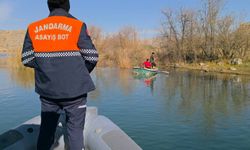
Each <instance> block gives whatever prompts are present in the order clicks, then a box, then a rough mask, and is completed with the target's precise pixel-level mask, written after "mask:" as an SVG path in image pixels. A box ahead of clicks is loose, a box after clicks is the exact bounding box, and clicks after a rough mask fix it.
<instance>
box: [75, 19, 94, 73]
mask: <svg viewBox="0 0 250 150" xmlns="http://www.w3.org/2000/svg"><path fill="white" fill-rule="evenodd" d="M77 44H78V47H79V48H80V52H81V55H82V57H83V59H84V60H85V65H86V67H87V69H88V71H89V73H90V72H91V71H92V70H93V69H94V68H95V66H96V64H97V62H98V52H97V50H96V48H95V46H94V44H93V43H92V40H91V38H90V36H89V35H88V31H87V26H86V24H85V23H83V25H82V29H81V33H80V36H79V40H78V43H77Z"/></svg>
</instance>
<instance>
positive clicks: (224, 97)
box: [0, 68, 250, 150]
mask: <svg viewBox="0 0 250 150" xmlns="http://www.w3.org/2000/svg"><path fill="white" fill-rule="evenodd" d="M92 77H93V80H94V82H95V84H96V87H97V89H96V91H94V92H92V93H90V95H89V100H88V105H89V106H96V107H98V110H99V114H102V115H105V116H107V117H109V118H110V119H111V120H112V121H113V122H115V123H116V124H117V125H118V126H119V127H120V128H122V129H123V130H124V131H125V132H126V133H127V134H128V135H129V136H130V137H131V138H133V140H135V142H136V143H138V144H139V145H140V146H141V147H142V148H143V149H144V150H173V149H175V150H189V149H190V150H211V149H213V150H224V149H226V150H235V149H240V150H249V149H250V79H249V77H247V76H235V75H221V74H208V73H202V72H190V71H174V70H172V71H171V72H170V74H169V75H168V76H167V75H164V74H158V75H157V76H155V77H152V78H145V79H143V78H138V77H135V76H133V74H132V73H131V70H120V69H115V68H98V69H96V70H95V72H93V73H92ZM33 82H34V80H33V74H32V73H31V72H28V73H27V71H25V72H24V71H23V70H18V69H17V70H12V71H9V70H7V69H0V114H1V118H0V132H4V131H6V130H8V129H9V128H11V127H15V126H17V125H19V124H20V123H22V122H24V121H26V120H28V119H30V118H32V117H34V116H36V115H38V114H39V112H40V102H39V100H38V95H37V94H35V93H34V86H33V84H34V83H33Z"/></svg>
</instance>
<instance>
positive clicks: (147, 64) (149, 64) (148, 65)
mask: <svg viewBox="0 0 250 150" xmlns="http://www.w3.org/2000/svg"><path fill="white" fill-rule="evenodd" d="M143 65H144V67H145V68H151V63H150V62H149V61H145V62H144V63H143Z"/></svg>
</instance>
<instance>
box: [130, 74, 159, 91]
mask: <svg viewBox="0 0 250 150" xmlns="http://www.w3.org/2000/svg"><path fill="white" fill-rule="evenodd" d="M132 75H133V78H134V79H135V80H140V81H143V82H144V85H145V86H146V87H149V88H150V91H151V94H153V93H154V82H155V81H156V78H157V74H153V75H145V74H143V73H135V72H133V73H132Z"/></svg>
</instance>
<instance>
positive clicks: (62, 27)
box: [34, 23, 72, 34]
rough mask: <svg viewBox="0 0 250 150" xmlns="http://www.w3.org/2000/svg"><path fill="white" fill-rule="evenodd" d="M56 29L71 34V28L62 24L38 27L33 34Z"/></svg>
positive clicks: (48, 24)
mask: <svg viewBox="0 0 250 150" xmlns="http://www.w3.org/2000/svg"><path fill="white" fill-rule="evenodd" d="M56 29H57V30H64V31H68V32H72V26H70V25H67V24H64V23H47V24H44V25H39V26H36V28H35V31H34V32H35V33H36V34H37V33H38V32H41V31H46V30H56Z"/></svg>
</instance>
